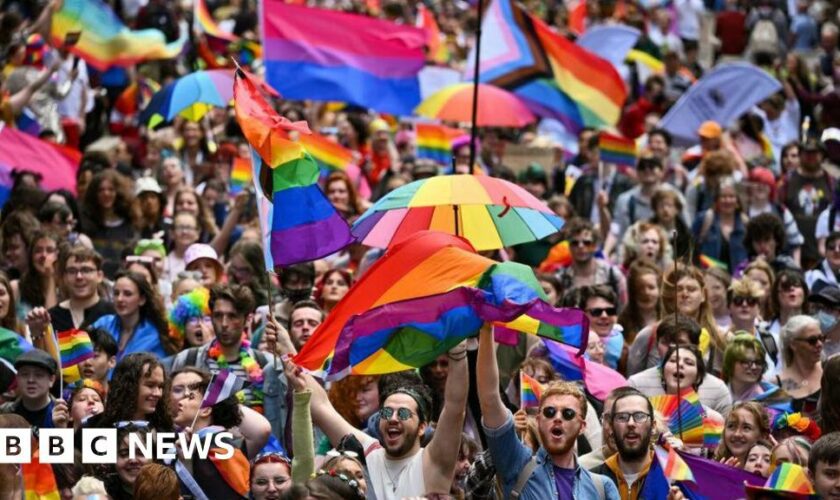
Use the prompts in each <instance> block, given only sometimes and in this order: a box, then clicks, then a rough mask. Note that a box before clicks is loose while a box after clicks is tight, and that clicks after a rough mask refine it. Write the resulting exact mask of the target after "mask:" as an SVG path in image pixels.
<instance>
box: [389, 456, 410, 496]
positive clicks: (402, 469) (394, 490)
mask: <svg viewBox="0 0 840 500" xmlns="http://www.w3.org/2000/svg"><path fill="white" fill-rule="evenodd" d="M409 463H410V462H409ZM384 464H385V475H386V476H388V481H391V491H392V492H393V493H396V492H397V482H396V481H395V480H394V476H392V475H391V471H390V470H389V469H390V467H388V459H387V458H386V459H385V462H384ZM408 465H409V464H405V465H403V466H402V468H401V469H400V471H399V472H397V474H396V478H397V479H399V478H400V476H402V473H403V472H405V468H406V467H408Z"/></svg>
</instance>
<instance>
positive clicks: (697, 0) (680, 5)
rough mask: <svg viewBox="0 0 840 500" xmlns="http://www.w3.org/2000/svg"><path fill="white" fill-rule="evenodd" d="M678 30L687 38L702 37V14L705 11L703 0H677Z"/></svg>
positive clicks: (695, 38)
mask: <svg viewBox="0 0 840 500" xmlns="http://www.w3.org/2000/svg"><path fill="white" fill-rule="evenodd" d="M674 5H675V6H676V8H677V32H678V33H679V35H680V36H681V37H682V38H685V39H687V40H699V39H700V14H702V13H703V9H704V5H703V0H676V1H675V2H674Z"/></svg>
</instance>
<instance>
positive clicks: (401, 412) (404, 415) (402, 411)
mask: <svg viewBox="0 0 840 500" xmlns="http://www.w3.org/2000/svg"><path fill="white" fill-rule="evenodd" d="M394 412H396V413H397V418H398V419H399V420H401V421H403V422H405V421H406V420H408V419H410V418H411V417H413V416H414V412H413V411H411V410H409V409H408V408H405V407H403V408H397V409H394V408H391V407H388V406H386V407H385V408H382V409H381V410H379V418H380V419H382V420H391V417H393V416H394Z"/></svg>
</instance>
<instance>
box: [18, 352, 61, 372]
mask: <svg viewBox="0 0 840 500" xmlns="http://www.w3.org/2000/svg"><path fill="white" fill-rule="evenodd" d="M22 366H37V367H39V368H43V369H44V370H47V371H48V372H50V375H55V374H56V372H58V363H56V361H55V360H54V359H53V358H52V356H50V355H49V354H47V352H46V351H42V350H41V349H32V350H30V351H27V352H25V353H23V354H21V355H20V356H18V358H17V359H16V360H15V368H16V369H20V368H21V367H22Z"/></svg>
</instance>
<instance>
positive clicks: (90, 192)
mask: <svg viewBox="0 0 840 500" xmlns="http://www.w3.org/2000/svg"><path fill="white" fill-rule="evenodd" d="M106 181H107V182H110V183H111V185H112V186H114V190H115V192H116V198H115V199H114V213H115V214H116V215H118V216H119V217H122V218H123V219H125V220H127V221H130V220H131V204H132V202H133V200H134V197H133V196H131V191H129V188H128V182H127V181H126V179H125V178H124V177H123V176H122V175H121V174H119V173H117V171H116V170H113V169H110V168H109V169H106V170H103V171H101V172H99V173H97V174H96V175H94V176H93V179H91V181H90V185H89V186H88V188H87V190H86V191H85V197H84V198H83V199H82V214H83V216H84V220H85V222H86V228H87V230H94V232H95V230H96V229H97V228H101V227H103V226H104V225H105V219H104V217H105V211H104V210H102V207H100V206H99V188H100V187H101V186H102V184H103V183H104V182H106ZM86 232H87V231H86Z"/></svg>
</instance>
